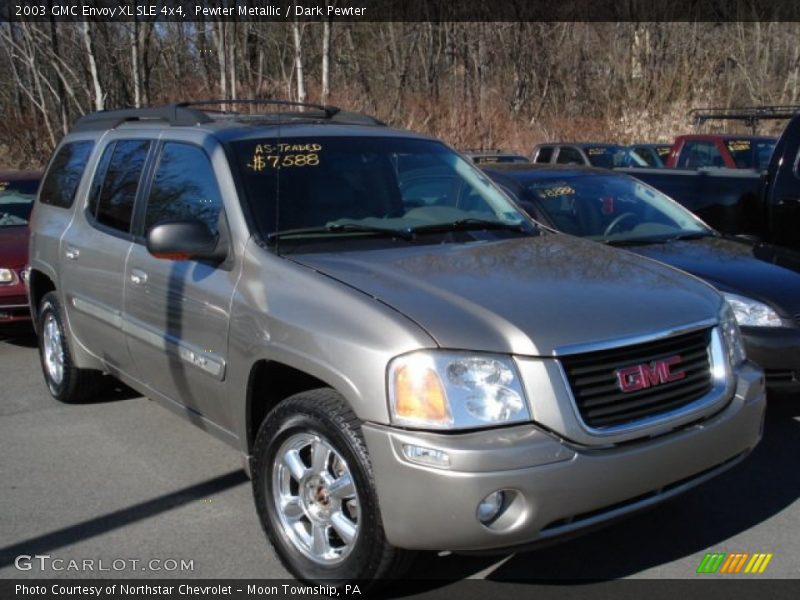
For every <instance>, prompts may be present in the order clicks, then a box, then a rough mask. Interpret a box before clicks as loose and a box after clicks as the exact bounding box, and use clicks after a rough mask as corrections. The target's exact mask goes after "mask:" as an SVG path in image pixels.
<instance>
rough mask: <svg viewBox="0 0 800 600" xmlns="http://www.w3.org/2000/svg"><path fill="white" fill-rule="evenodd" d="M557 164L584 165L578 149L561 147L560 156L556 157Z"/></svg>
mask: <svg viewBox="0 0 800 600" xmlns="http://www.w3.org/2000/svg"><path fill="white" fill-rule="evenodd" d="M556 162H557V163H558V164H561V165H582V164H583V156H581V153H580V152H579V151H578V149H577V148H573V147H572V146H561V150H559V151H558V156H557V157H556Z"/></svg>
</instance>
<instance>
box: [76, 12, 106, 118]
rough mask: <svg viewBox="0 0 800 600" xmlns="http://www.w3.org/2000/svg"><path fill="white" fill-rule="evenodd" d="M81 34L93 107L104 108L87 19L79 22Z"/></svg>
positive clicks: (103, 98) (96, 108)
mask: <svg viewBox="0 0 800 600" xmlns="http://www.w3.org/2000/svg"><path fill="white" fill-rule="evenodd" d="M81 35H82V36H83V44H84V47H85V48H86V59H87V60H88V62H89V75H90V76H91V78H92V88H93V93H94V103H93V105H94V109H95V110H103V109H104V108H105V94H103V87H102V86H101V85H100V76H99V75H98V73H97V60H96V59H95V55H94V44H93V42H92V34H91V31H90V30H89V22H88V21H83V22H82V23H81Z"/></svg>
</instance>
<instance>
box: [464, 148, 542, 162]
mask: <svg viewBox="0 0 800 600" xmlns="http://www.w3.org/2000/svg"><path fill="white" fill-rule="evenodd" d="M462 154H464V156H467V157H469V158H471V159H472V162H474V163H475V164H476V165H491V164H496V163H526V162H528V158H527V157H526V156H522V155H520V154H514V153H513V152H505V151H503V150H463V151H462Z"/></svg>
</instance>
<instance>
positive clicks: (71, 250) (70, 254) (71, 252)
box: [64, 246, 81, 260]
mask: <svg viewBox="0 0 800 600" xmlns="http://www.w3.org/2000/svg"><path fill="white" fill-rule="evenodd" d="M80 255H81V251H80V250H78V249H77V248H75V247H73V246H67V248H66V249H65V250H64V256H66V257H67V258H68V259H69V260H78V257H79V256H80Z"/></svg>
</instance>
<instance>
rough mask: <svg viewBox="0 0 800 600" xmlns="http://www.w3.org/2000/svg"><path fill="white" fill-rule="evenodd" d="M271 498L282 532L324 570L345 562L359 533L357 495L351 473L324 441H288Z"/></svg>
mask: <svg viewBox="0 0 800 600" xmlns="http://www.w3.org/2000/svg"><path fill="white" fill-rule="evenodd" d="M272 499H273V502H274V503H275V509H276V512H277V515H278V518H279V520H280V524H281V527H282V528H283V532H284V533H285V534H286V537H287V538H288V539H289V540H291V542H292V544H293V545H294V547H295V548H297V550H299V551H300V552H301V553H302V554H303V555H305V556H306V557H308V558H310V559H311V560H313V561H314V562H316V563H319V564H321V565H334V564H337V563H340V562H342V561H343V560H344V559H345V558H346V557H347V556H348V554H350V552H351V551H352V549H353V547H354V546H355V542H356V538H357V537H358V529H359V504H358V493H357V491H356V487H355V482H354V481H353V477H352V474H351V472H350V468H349V466H348V465H347V463H346V462H345V461H344V459H343V458H342V456H341V455H340V454H339V453H338V452H337V451H336V450H334V449H333V447H332V446H331V444H330V443H329V442H328V441H327V440H326V439H325V438H323V437H321V436H319V435H316V434H312V433H297V434H294V435H292V436H291V437H289V438H288V439H287V440H286V441H285V442H283V444H282V445H281V447H280V448H279V450H278V452H277V454H276V455H275V460H274V462H273V465H272Z"/></svg>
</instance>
